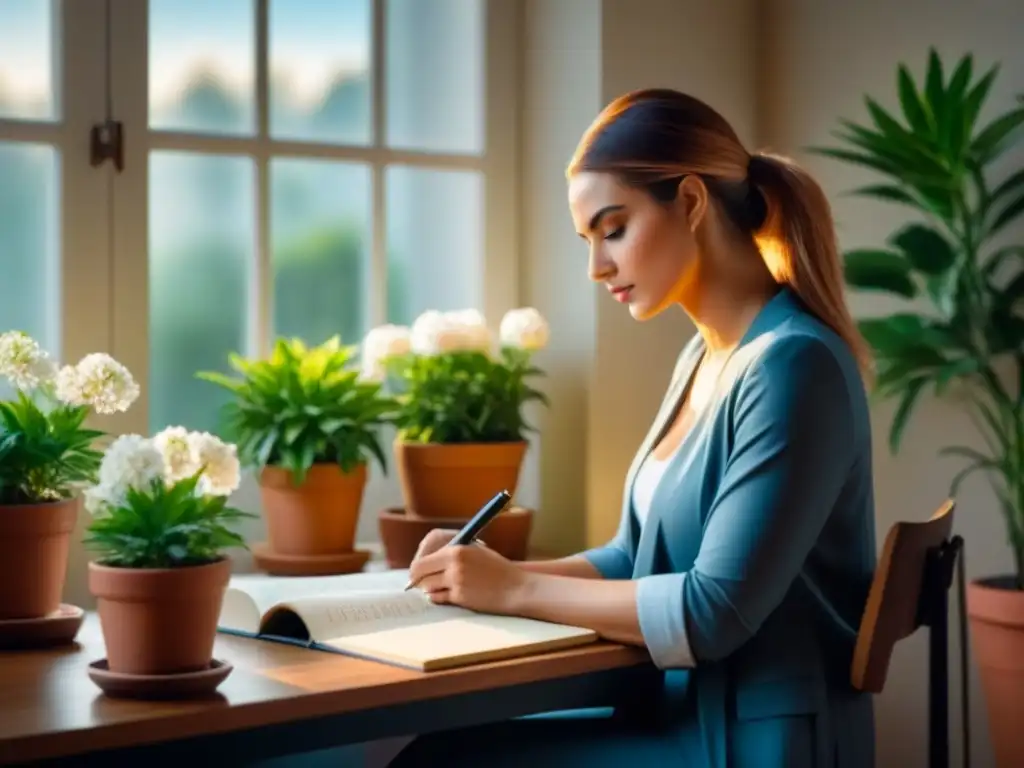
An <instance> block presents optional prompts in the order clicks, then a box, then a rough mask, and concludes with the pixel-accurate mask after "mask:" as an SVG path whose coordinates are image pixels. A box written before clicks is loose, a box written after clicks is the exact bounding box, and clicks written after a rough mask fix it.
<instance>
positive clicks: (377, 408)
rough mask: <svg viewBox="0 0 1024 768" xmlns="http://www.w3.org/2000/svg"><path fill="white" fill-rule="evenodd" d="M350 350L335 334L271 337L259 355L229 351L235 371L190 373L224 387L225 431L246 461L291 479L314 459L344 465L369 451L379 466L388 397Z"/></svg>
mask: <svg viewBox="0 0 1024 768" xmlns="http://www.w3.org/2000/svg"><path fill="white" fill-rule="evenodd" d="M357 351H358V347H356V346H342V344H341V342H340V340H339V339H338V337H336V336H335V337H332V338H331V339H328V340H327V341H325V342H324V343H323V344H321V345H320V346H317V347H312V348H310V347H307V346H306V345H305V344H304V343H303V342H302V341H301V340H299V339H278V340H277V341H276V342H275V344H274V349H273V351H272V352H271V354H270V356H269V357H268V358H267V359H265V360H248V359H244V358H242V357H240V356H239V355H232V356H231V357H230V363H231V366H232V368H234V370H235V371H237V372H238V373H239V374H240V375H239V376H237V377H231V376H226V375H224V374H221V373H216V372H202V373H199V374H197V375H198V376H199V378H201V379H204V380H206V381H209V382H212V383H214V384H217V385H219V386H221V387H224V388H226V389H227V390H229V391H230V392H231V393H232V395H233V398H232V400H231V401H230V402H229V403H227V405H226V406H225V417H226V418H225V421H226V430H227V433H228V435H229V436H230V438H231V439H232V440H234V441H235V442H236V443H237V445H238V451H239V455H240V456H241V457H242V461H243V462H244V463H245V464H246V465H249V466H253V467H257V468H262V467H263V466H266V465H267V464H270V465H273V466H279V467H283V468H285V469H288V470H290V471H291V472H292V475H293V482H294V483H295V484H296V485H299V484H301V483H302V482H303V481H304V480H305V477H306V473H307V472H308V471H309V469H310V467H312V466H313V465H314V464H322V463H337V464H338V465H339V466H340V467H341V469H342V470H343V471H345V472H349V471H351V470H353V469H355V468H356V467H357V466H358V465H360V464H363V463H365V462H366V461H367V460H368V459H369V457H371V456H372V457H373V458H375V459H376V460H377V462H378V464H380V467H381V470H382V471H384V472H385V473H386V472H387V462H386V461H385V458H384V452H383V450H382V448H381V443H380V428H381V427H383V426H385V425H387V424H389V423H391V418H392V416H393V413H394V411H395V407H396V404H395V401H394V399H393V398H391V397H389V396H387V395H386V394H385V393H384V392H383V391H382V390H381V385H380V382H378V381H374V380H371V379H367V378H364V377H362V376H360V374H359V371H358V369H356V368H355V367H354V365H353V362H354V359H355V356H356V353H357Z"/></svg>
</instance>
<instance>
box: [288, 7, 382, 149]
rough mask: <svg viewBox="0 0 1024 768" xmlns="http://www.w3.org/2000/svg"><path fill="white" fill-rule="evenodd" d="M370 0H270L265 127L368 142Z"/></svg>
mask: <svg viewBox="0 0 1024 768" xmlns="http://www.w3.org/2000/svg"><path fill="white" fill-rule="evenodd" d="M371 5H372V3H371V0H272V1H271V4H270V21H269V33H268V34H269V37H270V133H271V135H272V136H273V137H274V138H276V139H293V140H298V141H323V142H331V143H338V144H368V143H369V142H370V138H371V136H372V128H371V123H370V120H371V118H370V40H371V37H372V33H371V28H372V27H371V25H372V21H371V17H372V14H371Z"/></svg>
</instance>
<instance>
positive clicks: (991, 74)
mask: <svg viewBox="0 0 1024 768" xmlns="http://www.w3.org/2000/svg"><path fill="white" fill-rule="evenodd" d="M997 74H999V65H998V64H996V65H994V66H993V67H992V68H991V69H989V70H988V72H986V73H985V74H984V75H983V76H982V78H981V80H979V81H978V82H977V84H976V85H975V86H974V88H972V89H971V90H970V91H969V92H968V94H967V98H966V99H965V100H964V116H963V121H964V135H965V136H967V137H968V138H970V137H972V136H973V135H974V127H975V124H976V123H977V120H978V115H980V114H981V108H982V105H984V103H985V99H987V98H988V93H989V90H990V89H991V88H992V83H993V81H994V80H995V79H996V75H997Z"/></svg>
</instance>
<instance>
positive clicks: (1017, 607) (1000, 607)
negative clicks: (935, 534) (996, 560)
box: [967, 576, 1024, 768]
mask: <svg viewBox="0 0 1024 768" xmlns="http://www.w3.org/2000/svg"><path fill="white" fill-rule="evenodd" d="M1013 587H1014V580H1013V579H1012V578H1010V577H1006V576H1002V577H994V578H988V579H980V580H979V581H975V582H972V583H970V584H969V585H968V586H967V613H968V616H969V617H970V623H971V644H972V646H973V652H974V656H975V658H976V659H977V662H978V667H979V668H980V670H981V685H982V690H983V692H984V696H985V709H986V711H987V712H988V723H989V732H990V734H991V737H992V747H993V753H994V755H995V758H996V765H997V766H998V767H999V768H1004V766H1005V768H1011V766H1012V767H1013V768H1017V766H1022V765H1024V728H1021V723H1022V720H1021V715H1020V710H1021V709H1024V590H1018V589H1014V588H1013Z"/></svg>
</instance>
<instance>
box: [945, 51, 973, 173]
mask: <svg viewBox="0 0 1024 768" xmlns="http://www.w3.org/2000/svg"><path fill="white" fill-rule="evenodd" d="M973 68H974V60H973V58H972V57H971V55H970V54H967V55H966V56H964V57H963V58H962V59H961V60H960V63H959V64H958V65H957V67H956V70H955V71H954V72H953V76H952V77H951V78H950V82H949V88H948V89H947V92H946V104H947V105H948V112H947V113H946V122H947V124H948V126H949V128H948V130H949V134H948V138H947V142H946V146H947V148H948V150H949V153H950V155H951V156H952V157H957V158H959V157H962V156H963V154H964V147H965V145H966V141H967V136H968V132H969V131H970V127H969V126H968V125H967V120H966V110H965V106H966V96H967V88H968V86H969V85H970V82H971V74H972V71H973Z"/></svg>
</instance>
